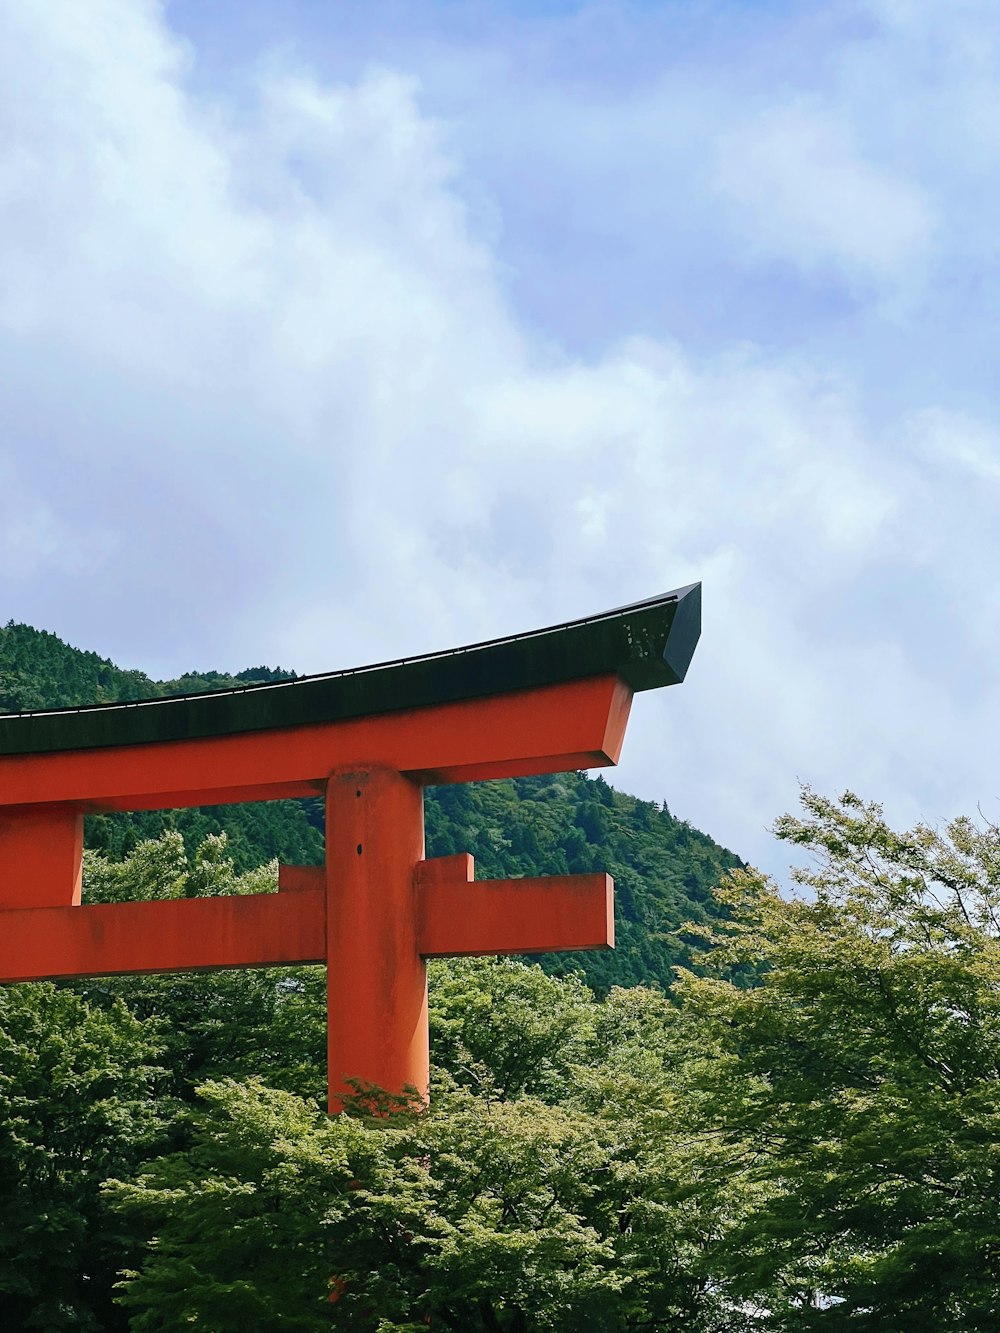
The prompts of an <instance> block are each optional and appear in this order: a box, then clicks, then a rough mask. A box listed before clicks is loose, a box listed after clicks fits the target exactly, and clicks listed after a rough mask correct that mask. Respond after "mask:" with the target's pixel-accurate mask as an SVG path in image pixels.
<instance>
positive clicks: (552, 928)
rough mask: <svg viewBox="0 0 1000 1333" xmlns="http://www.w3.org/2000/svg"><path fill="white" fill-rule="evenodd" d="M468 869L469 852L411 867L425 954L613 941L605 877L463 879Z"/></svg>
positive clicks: (609, 883)
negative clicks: (414, 877) (414, 876)
mask: <svg viewBox="0 0 1000 1333" xmlns="http://www.w3.org/2000/svg"><path fill="white" fill-rule="evenodd" d="M447 862H452V863H454V864H453V865H452V866H449V865H447V864H446V863H447ZM463 862H467V863H468V864H463ZM471 871H472V857H471V856H455V857H443V858H442V859H441V861H439V862H434V861H425V862H424V863H423V865H422V866H420V867H418V872H417V923H418V924H417V947H418V948H419V950H420V952H421V953H422V954H423V955H424V957H425V958H431V957H438V958H441V957H458V956H460V955H463V954H464V955H471V954H480V955H482V954H503V953H552V952H555V951H559V952H562V951H564V950H567V951H568V950H574V949H613V948H614V947H615V912H614V881H613V880H612V879H611V876H610V875H600V874H598V875H551V876H547V877H545V878H541V879H495V880H488V879H487V880H478V881H476V882H475V883H470V881H471V879H472V874H471Z"/></svg>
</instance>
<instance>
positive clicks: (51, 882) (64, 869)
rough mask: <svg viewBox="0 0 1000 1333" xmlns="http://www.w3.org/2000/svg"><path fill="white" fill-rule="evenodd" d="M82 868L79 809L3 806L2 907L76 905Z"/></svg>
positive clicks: (0, 822) (0, 848) (0, 824)
mask: <svg viewBox="0 0 1000 1333" xmlns="http://www.w3.org/2000/svg"><path fill="white" fill-rule="evenodd" d="M82 872H83V815H82V813H81V812H80V810H79V809H77V808H75V807H73V806H60V805H36V806H27V807H25V806H14V805H8V806H6V807H3V806H0V910H2V909H4V908H7V907H70V906H73V905H74V904H76V903H79V901H80V888H81V877H82ZM0 975H2V974H0Z"/></svg>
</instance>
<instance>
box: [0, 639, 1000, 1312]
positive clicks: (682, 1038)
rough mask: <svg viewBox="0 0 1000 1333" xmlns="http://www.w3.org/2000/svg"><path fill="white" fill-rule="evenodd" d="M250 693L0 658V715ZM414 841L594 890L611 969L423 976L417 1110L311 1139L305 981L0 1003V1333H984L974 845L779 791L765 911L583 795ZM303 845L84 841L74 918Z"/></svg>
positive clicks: (556, 796) (307, 848) (996, 1172)
mask: <svg viewBox="0 0 1000 1333" xmlns="http://www.w3.org/2000/svg"><path fill="white" fill-rule="evenodd" d="M268 674H269V673H267V672H266V670H265V669H260V670H259V671H249V672H244V673H241V674H240V675H239V676H237V677H228V676H223V675H220V674H218V673H214V672H212V673H205V674H203V675H192V676H189V677H183V678H181V680H179V681H173V682H166V683H156V682H153V681H150V680H147V678H146V677H144V676H141V674H140V673H135V672H120V671H118V670H117V668H115V667H114V666H113V665H112V664H111V663H109V662H106V661H104V660H102V659H100V658H98V657H97V656H96V655H95V654H85V653H78V652H77V651H76V650H74V649H72V648H69V647H67V646H66V645H65V644H62V643H61V642H60V641H59V640H58V639H57V638H55V636H53V635H50V634H43V633H40V632H38V631H35V630H32V629H30V628H28V627H25V626H16V625H10V626H8V627H7V628H6V630H3V631H0V695H2V703H3V705H4V706H5V707H6V708H7V709H8V710H10V709H24V708H29V707H51V706H54V705H58V704H60V703H74V704H75V703H84V702H88V701H92V700H96V699H103V700H109V701H110V700H113V699H115V698H135V697H142V696H144V695H149V696H155V695H157V694H162V693H166V692H170V691H175V692H176V691H178V690H180V691H188V690H192V689H200V688H220V687H223V688H224V687H227V686H229V685H230V684H232V683H233V682H237V683H238V682H245V681H248V680H254V679H261V678H267V676H268ZM275 674H277V673H275ZM281 674H286V673H281ZM427 825H428V844H429V850H430V852H431V853H432V854H444V853H447V852H451V851H455V850H468V851H472V852H474V853H475V855H476V857H477V860H478V869H479V871H480V873H482V874H483V875H485V876H496V875H517V874H546V873H558V872H563V873H565V872H566V871H577V870H591V869H597V868H600V869H608V870H610V871H611V872H612V873H613V874H614V875H615V877H616V880H617V885H618V900H619V903H618V909H619V921H618V932H619V950H618V952H617V954H615V955H594V956H590V955H577V956H572V957H569V956H567V957H560V958H557V959H554V960H551V961H550V962H549V963H548V967H549V971H548V972H546V971H543V970H542V968H541V967H539V966H537V965H536V964H534V963H532V962H528V961H520V960H502V961H497V960H465V961H450V962H438V963H435V964H434V965H433V966H432V969H431V972H432V975H431V1005H432V1015H431V1024H432V1058H433V1061H434V1069H433V1094H432V1100H431V1105H430V1108H429V1109H428V1108H424V1107H423V1106H422V1105H413V1104H408V1103H406V1102H404V1101H401V1100H396V1101H393V1100H392V1099H388V1098H386V1097H385V1095H384V1094H382V1093H381V1092H380V1090H378V1089H375V1088H366V1087H359V1088H358V1091H357V1096H356V1097H355V1099H354V1101H353V1104H352V1105H350V1106H349V1108H348V1111H347V1112H346V1113H345V1114H343V1115H340V1116H337V1117H333V1118H331V1117H328V1116H327V1115H325V1114H324V1113H323V1111H322V1110H321V1109H320V1108H321V1106H322V1099H323V1088H324V1084H325V1069H324V1054H325V1044H324V1025H325V1009H324V978H323V973H322V969H319V968H295V969H256V970H245V971H234V972H230V973H218V974H213V975H206V974H200V975H182V976H164V977H146V978H118V979H108V978H97V979H91V980H85V981H79V982H74V983H65V984H51V983H36V984H33V985H21V986H8V987H5V988H0V1328H3V1329H5V1330H6V1329H11V1330H21V1329H24V1330H63V1329H79V1330H121V1329H126V1328H131V1329H134V1330H138V1331H139V1333H143V1331H149V1333H153V1331H157V1330H159V1331H167V1330H179V1329H191V1328H194V1329H198V1330H205V1333H229V1331H230V1330H232V1331H233V1333H236V1331H237V1330H239V1333H248V1331H249V1330H263V1331H265V1333H269V1331H270V1330H275V1333H277V1331H278V1330H312V1329H317V1330H319V1329H357V1330H361V1333H419V1331H420V1330H425V1329H427V1328H428V1327H430V1328H432V1329H448V1330H456V1331H458V1330H461V1331H462V1333H466V1331H467V1333H480V1331H481V1333H639V1330H644V1331H645V1330H663V1331H666V1330H670V1331H673V1330H677V1333H680V1330H685V1333H688V1331H689V1330H690V1331H691V1333H751V1330H753V1331H755V1333H784V1331H785V1330H788V1331H789V1333H792V1331H794V1330H827V1329H828V1330H833V1331H836V1330H842V1329H843V1330H861V1331H862V1333H902V1331H903V1330H906V1333H910V1331H911V1330H913V1331H915V1333H931V1331H932V1330H933V1331H934V1333H938V1331H939V1330H943V1331H944V1333H987V1330H994V1331H995V1330H996V1329H997V1328H1000V1221H998V1208H997V1202H998V1196H1000V1158H998V1155H997V1150H996V1144H997V1142H998V1133H997V1131H998V1130H1000V942H998V937H1000V836H998V832H997V830H996V829H995V828H993V827H990V826H983V825H982V824H977V823H976V822H974V821H972V820H968V819H959V820H956V821H954V822H953V823H952V824H950V825H949V826H947V828H945V829H943V830H941V831H937V830H933V829H929V828H925V827H919V828H917V829H914V830H911V831H909V832H906V833H898V832H896V831H894V830H893V829H892V828H890V827H889V825H888V824H887V823H886V821H885V819H884V818H883V815H882V812H881V810H880V809H879V807H878V806H877V805H874V804H871V803H866V802H864V801H861V800H860V799H859V798H857V797H856V796H852V795H851V794H847V795H845V796H844V797H843V798H841V799H840V800H839V801H833V800H827V799H825V798H823V797H821V796H818V795H816V794H815V793H811V792H808V791H806V792H804V794H803V808H802V811H801V813H800V814H799V815H797V816H785V817H783V818H781V819H779V820H778V822H777V825H776V833H777V835H778V836H779V837H781V838H783V839H785V840H786V841H788V842H789V843H790V844H793V845H796V846H797V847H799V848H800V849H803V850H804V852H805V853H806V854H807V855H808V856H810V857H811V861H810V868H809V869H808V870H807V871H804V872H802V875H801V879H802V881H803V885H802V891H801V892H800V893H799V895H798V896H796V897H794V898H792V897H789V896H787V895H783V894H781V893H779V892H778V891H777V889H776V888H775V886H774V885H773V884H771V883H769V882H768V881H767V880H766V878H764V877H763V876H761V875H759V874H758V873H756V872H755V871H753V870H750V869H748V868H746V867H744V866H742V865H741V863H740V862H739V861H738V859H737V858H736V857H735V856H733V855H732V854H730V853H728V852H725V851H724V850H723V849H721V848H719V847H717V846H716V845H715V844H714V843H713V842H712V840H711V839H710V838H708V837H706V836H705V835H704V834H701V833H699V832H697V831H696V830H694V829H692V828H690V827H689V826H688V825H686V824H684V823H683V822H680V821H677V820H675V819H674V818H673V817H672V816H671V815H670V814H669V812H668V811H667V810H666V809H665V808H663V807H660V806H657V805H653V804H651V803H648V802H642V801H637V800H635V799H634V798H632V797H629V796H625V795H623V794H621V793H619V792H617V791H615V790H614V789H613V788H611V787H610V786H608V785H607V784H606V783H605V782H604V781H603V780H602V779H596V780H592V779H590V778H587V777H586V776H584V775H582V774H568V775H561V776H557V777H552V778H535V779H527V780H520V781H511V782H500V783H490V784H478V785H473V786H468V787H450V788H442V789H438V790H437V791H433V792H430V793H428V798H427ZM322 837H323V830H322V821H321V817H320V812H319V811H317V810H316V808H315V807H314V805H311V804H310V803H309V802H302V803H296V802H276V803H273V804H269V805H267V806H259V807H238V808H235V809H226V808H218V809H212V810H206V811H196V812H157V813H155V814H150V815H142V816H125V815H115V816H101V817H98V818H95V819H93V820H91V821H88V827H87V842H88V848H87V851H86V852H85V872H84V873H85V896H86V899H87V900H88V901H122V900H125V899H130V898H149V897H158V896H197V895H202V894H230V893H260V892H268V891H273V889H274V888H275V886H276V862H277V860H286V861H291V862H300V863H305V862H309V861H316V860H318V859H319V858H320V857H321V855H322Z"/></svg>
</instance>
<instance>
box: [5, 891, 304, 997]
mask: <svg viewBox="0 0 1000 1333" xmlns="http://www.w3.org/2000/svg"><path fill="white" fill-rule="evenodd" d="M325 956H326V901H325V894H324V893H323V892H322V890H315V889H314V890H312V891H311V892H305V893H289V894H282V893H261V894H252V895H248V896H247V897H245V898H244V897H236V898H179V899H170V900H168V901H166V902H163V901H159V902H143V903H98V904H94V905H92V906H89V907H88V906H84V907H34V908H24V909H21V910H19V911H5V912H0V979H2V980H3V981H38V980H40V979H42V978H43V977H89V976H106V975H112V974H114V973H125V972H178V971H187V970H188V969H192V970H197V969H208V968H223V967H261V966H264V965H266V964H280V963H320V962H322V961H323V959H324V958H325Z"/></svg>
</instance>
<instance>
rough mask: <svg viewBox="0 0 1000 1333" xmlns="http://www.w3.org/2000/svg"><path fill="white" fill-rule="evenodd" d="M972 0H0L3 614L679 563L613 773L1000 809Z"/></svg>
mask: <svg viewBox="0 0 1000 1333" xmlns="http://www.w3.org/2000/svg"><path fill="white" fill-rule="evenodd" d="M998 65H1000V6H997V5H996V4H995V0H952V3H950V4H949V5H935V4H930V3H926V0H825V2H824V3H812V2H811V0H795V3H792V2H791V0H788V2H787V3H786V2H784V0H743V2H742V3H740V2H738V0H658V2H655V3H654V2H653V0H646V2H645V3H642V2H641V0H598V2H595V3H576V2H575V0H551V2H550V3H545V2H544V0H543V2H540V3H528V0H506V2H505V0H494V2H493V3H484V2H481V0H437V2H435V0H392V2H390V0H339V2H338V3H333V0H211V3H208V2H207V0H167V2H166V3H154V2H153V0H88V2H87V4H86V5H80V4H79V3H78V0H46V3H45V4H39V3H37V0H5V3H4V4H3V5H2V6H0V620H2V621H6V620H9V619H12V620H15V621H25V622H27V623H29V624H32V625H35V626H37V627H39V628H44V629H47V630H51V631H53V632H54V633H56V634H58V635H59V636H60V637H61V638H63V639H65V640H67V641H68V642H70V643H72V644H74V645H76V646H78V647H81V648H86V649H92V650H95V651H97V652H98V653H100V654H101V655H102V656H108V657H111V658H112V659H113V660H114V661H116V662H117V663H118V664H119V665H122V666H125V667H137V668H141V669H143V670H145V671H147V672H149V673H150V674H151V675H153V676H157V677H168V676H174V675H177V674H179V673H181V672H183V671H188V670H203V669H216V670H232V671H235V670H240V669H242V668H244V667H247V666H254V665H258V664H268V665H271V666H276V665H281V666H284V667H288V668H294V669H295V670H297V671H300V672H311V671H322V670H331V669H335V668H339V667H343V666H351V665H356V664H361V663H364V662H369V661H377V660H380V659H384V658H387V657H396V656H402V655H406V654H410V653H416V652H420V651H430V650H434V649H440V648H446V647H452V646H457V645H459V644H462V643H469V642H474V641H476V640H479V639H483V638H487V637H492V636H497V635H502V634H506V633H514V632H517V631H520V630H526V629H531V628H535V627H538V626H541V625H545V624H550V623H555V622H559V621H563V620H567V619H570V618H573V617H576V616H583V615H587V614H589V613H592V612H596V611H600V610H603V609H605V608H607V607H612V606H618V605H621V604H622V603H624V602H628V601H632V600H638V599H641V598H645V597H649V596H652V595H654V594H656V593H658V592H661V591H665V590H667V589H670V588H673V587H677V586H680V585H683V584H686V583H690V582H693V581H695V580H701V581H702V583H703V585H704V628H703V635H702V640H701V643H700V645H699V648H698V650H697V653H696V654H695V658H694V661H693V663H692V666H691V669H690V672H689V675H688V678H687V681H686V682H685V683H684V684H683V685H681V686H680V687H674V688H672V689H669V690H663V691H657V692H653V693H650V694H644V695H640V696H638V697H637V698H636V700H635V704H634V706H633V713H632V722H631V726H630V730H629V735H628V737H627V740H626V745H625V751H624V755H623V759H622V763H621V765H620V768H619V770H618V771H617V773H615V774H609V775H608V776H609V777H610V779H611V781H612V782H613V784H614V785H617V786H619V787H620V788H622V789H623V790H626V791H630V792H633V793H635V794H637V795H640V796H643V797H645V798H647V799H653V800H657V801H666V803H667V804H668V806H669V808H670V809H671V810H672V811H673V812H674V813H675V814H677V815H679V816H681V817H683V818H685V819H688V820H690V821H691V822H692V823H693V824H695V825H696V826H697V827H699V828H702V829H704V830H705V831H706V832H708V833H710V834H711V835H712V836H713V837H715V838H716V839H718V840H719V841H720V842H722V843H724V844H725V845H727V846H729V847H731V848H732V849H733V850H735V851H737V852H738V853H740V855H742V856H744V857H745V858H747V859H748V860H751V861H753V862H755V863H757V864H759V865H761V866H763V867H764V868H766V869H768V870H770V871H772V872H773V873H776V874H778V875H781V874H782V873H783V870H784V867H785V866H786V865H787V862H788V860H789V855H788V851H787V849H785V848H783V847H780V846H777V845H776V844H775V842H774V840H773V838H772V837H771V835H770V834H769V831H768V830H769V827H770V825H771V823H772V821H773V820H774V818H775V817H776V816H777V815H779V814H780V813H782V812H783V811H785V810H788V809H791V808H793V807H794V806H795V803H796V799H797V792H798V787H799V784H800V783H808V784H811V785H812V786H814V787H816V788H817V789H819V790H821V791H824V792H826V793H830V794H834V793H836V792H838V791H841V790H843V789H845V788H850V789H852V790H854V791H857V792H859V793H860V794H861V795H863V796H865V797H868V798H871V799H875V800H879V801H881V802H883V803H884V805H885V807H886V810H887V813H888V814H889V815H890V817H891V818H893V819H895V820H897V821H898V822H900V823H912V822H914V821H916V820H926V821H929V822H932V823H937V822H940V821H942V820H944V819H946V818H949V817H951V816H953V815H955V814H958V813H963V812H970V813H972V812H975V810H976V809H977V807H978V808H979V809H981V811H982V813H983V815H984V817H985V818H987V819H993V820H1000V774H998V773H997V762H996V759H995V752H996V748H997V740H998V738H1000V673H998V671H997V661H998V659H1000V580H998V577H997V575H998V570H997V564H998V561H997V551H998V538H997V520H996V514H997V510H998V499H1000V375H998V374H997V370H996V366H995V362H996V360H997V350H998V347H1000V337H998V334H1000V329H998V319H1000V265H998V254H997V251H998V248H1000V217H998V213H1000V170H998V163H1000V78H998V75H1000V69H998Z"/></svg>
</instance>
